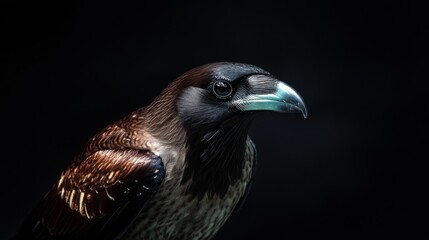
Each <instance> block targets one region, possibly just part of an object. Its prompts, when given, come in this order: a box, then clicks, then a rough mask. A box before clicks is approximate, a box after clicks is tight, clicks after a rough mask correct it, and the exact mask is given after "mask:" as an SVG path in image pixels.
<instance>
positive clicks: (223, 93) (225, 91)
mask: <svg viewBox="0 0 429 240" xmlns="http://www.w3.org/2000/svg"><path fill="white" fill-rule="evenodd" d="M212 92H213V94H214V95H215V96H216V97H217V98H220V99H226V98H229V97H230V96H231V94H232V85H231V83H229V82H228V81H224V80H220V81H217V82H215V83H214V84H213V85H212Z"/></svg>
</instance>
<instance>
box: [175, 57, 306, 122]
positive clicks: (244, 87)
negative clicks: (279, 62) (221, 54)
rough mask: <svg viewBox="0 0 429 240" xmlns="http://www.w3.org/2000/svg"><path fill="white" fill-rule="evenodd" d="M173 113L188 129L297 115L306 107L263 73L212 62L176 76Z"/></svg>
mask: <svg viewBox="0 0 429 240" xmlns="http://www.w3.org/2000/svg"><path fill="white" fill-rule="evenodd" d="M178 82H179V83H180V85H181V87H180V88H181V89H182V90H181V92H180V93H179V94H178V99H177V101H176V103H177V106H176V107H177V113H178V116H179V117H180V118H181V119H182V120H183V122H184V124H185V126H188V127H189V128H191V129H194V128H201V127H209V128H210V127H215V126H219V125H222V124H223V123H224V122H225V121H228V120H230V119H231V118H237V117H238V118H240V116H241V117H244V116H248V115H249V113H255V112H262V111H274V112H281V113H293V112H300V113H302V114H303V115H304V117H307V108H306V106H305V104H304V101H303V99H302V98H301V97H300V95H299V94H298V93H297V92H296V91H295V90H294V89H292V88H291V87H290V86H288V85H287V84H286V83H284V82H282V81H279V80H278V79H277V78H275V77H274V76H273V75H271V74H270V73H268V72H267V71H265V70H263V69H261V68H259V67H256V66H253V65H250V64H242V63H229V62H223V63H213V64H207V65H203V66H201V67H197V68H195V69H192V70H190V71H188V72H187V73H185V74H183V75H182V76H181V77H179V79H178Z"/></svg>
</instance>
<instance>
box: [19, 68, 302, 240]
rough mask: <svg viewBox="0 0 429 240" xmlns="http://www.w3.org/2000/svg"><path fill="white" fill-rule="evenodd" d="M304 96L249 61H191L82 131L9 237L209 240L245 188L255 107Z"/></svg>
mask: <svg viewBox="0 0 429 240" xmlns="http://www.w3.org/2000/svg"><path fill="white" fill-rule="evenodd" d="M267 111H268V112H279V113H300V114H302V115H303V116H304V118H306V117H307V107H306V105H305V103H304V101H303V98H302V97H301V96H300V95H299V94H298V93H297V91H295V90H294V89H293V88H292V87H290V86H289V85H287V84H286V83H284V82H283V81H280V80H279V79H278V78H277V77H275V76H274V75H272V74H271V73H269V72H268V71H266V70H264V69H262V68H260V67H257V66H255V65H252V64H248V63H239V62H213V63H207V64H203V65H200V66H196V67H194V68H192V69H190V70H188V71H186V72H184V73H183V74H182V75H180V76H179V77H178V78H176V79H175V80H173V81H172V82H170V83H169V84H168V85H167V86H166V87H165V89H164V90H162V91H161V92H160V94H159V95H158V96H157V97H155V99H154V100H153V101H152V102H151V103H149V104H148V105H146V106H144V107H141V108H139V109H137V110H135V111H133V112H131V113H130V114H128V115H126V116H124V117H123V118H121V119H119V120H117V121H116V122H113V123H111V124H110V125H107V126H106V127H104V128H103V129H101V131H99V132H98V133H96V134H95V135H94V136H93V137H92V138H91V139H89V140H88V141H87V143H86V145H85V146H84V147H83V148H82V150H81V151H79V152H78V153H77V154H76V155H75V156H74V158H73V159H72V161H71V162H70V164H69V165H68V166H67V167H65V169H64V170H63V171H62V172H61V174H59V175H60V176H59V177H58V180H57V181H56V182H55V183H54V184H53V186H52V188H50V189H49V190H48V191H47V193H46V194H45V196H44V197H43V198H42V199H41V200H40V201H39V202H38V203H37V204H35V207H34V208H33V210H32V211H31V212H30V213H29V214H28V216H27V217H26V218H25V219H24V220H23V223H22V224H21V225H20V226H19V228H18V230H17V232H16V234H15V235H14V237H12V239H15V240H16V239H61V240H62V239H126V240H131V239H145V240H151V239H212V238H213V237H214V236H215V235H216V233H217V232H218V231H219V229H221V227H222V226H223V225H224V224H225V222H226V221H227V219H228V218H229V217H230V216H231V215H232V214H233V213H236V212H238V211H239V209H240V208H241V206H242V205H243V203H244V201H245V200H246V197H247V194H248V192H249V190H250V188H251V185H252V181H253V180H254V174H255V171H256V162H257V152H256V147H255V144H254V143H253V142H252V140H251V139H250V137H249V129H250V126H251V123H252V121H253V119H254V118H255V117H256V116H258V115H260V113H262V112H267Z"/></svg>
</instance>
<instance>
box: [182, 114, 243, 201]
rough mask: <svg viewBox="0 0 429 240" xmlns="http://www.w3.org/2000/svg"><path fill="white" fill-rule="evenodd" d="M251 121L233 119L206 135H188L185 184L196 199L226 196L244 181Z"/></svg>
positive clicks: (212, 129) (190, 133)
mask: <svg viewBox="0 0 429 240" xmlns="http://www.w3.org/2000/svg"><path fill="white" fill-rule="evenodd" d="M250 123H251V119H250V118H249V117H243V116H237V117H233V118H231V119H229V120H227V121H225V122H223V123H222V124H221V125H219V126H217V127H214V128H211V129H207V130H206V131H203V133H201V131H195V132H193V131H192V130H190V131H189V135H188V148H187V149H188V150H187V151H188V152H187V154H186V156H187V157H186V160H185V171H184V175H183V179H182V183H183V184H185V183H186V184H189V185H188V193H189V194H190V195H192V196H195V197H199V198H201V197H203V196H204V195H205V194H208V195H209V196H213V195H218V196H220V197H223V196H225V194H226V192H227V190H228V189H229V187H230V186H231V185H233V184H234V183H235V182H236V181H237V180H239V179H240V178H241V177H242V172H243V166H244V161H245V152H246V150H245V149H246V144H247V139H248V130H249V127H250Z"/></svg>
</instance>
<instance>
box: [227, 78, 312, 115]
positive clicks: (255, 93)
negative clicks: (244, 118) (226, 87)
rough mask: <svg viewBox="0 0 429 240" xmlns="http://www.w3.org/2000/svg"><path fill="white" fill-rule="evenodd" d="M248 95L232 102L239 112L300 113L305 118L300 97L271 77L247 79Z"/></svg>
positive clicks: (305, 111) (305, 112)
mask: <svg viewBox="0 0 429 240" xmlns="http://www.w3.org/2000/svg"><path fill="white" fill-rule="evenodd" d="M248 83H249V84H248V85H249V86H250V87H249V94H247V95H246V96H244V97H242V98H240V99H236V100H233V101H232V105H233V107H234V108H235V109H238V110H239V111H274V112H281V113H291V112H300V113H302V114H303V116H304V118H307V107H306V106H305V104H304V101H303V99H302V98H301V96H300V95H299V94H298V93H297V92H296V91H295V90H294V89H292V88H291V87H290V86H288V85H286V84H285V83H284V82H281V81H279V80H277V79H274V78H272V77H271V76H264V75H254V76H250V77H249V78H248Z"/></svg>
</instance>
